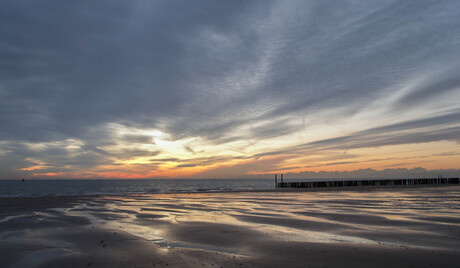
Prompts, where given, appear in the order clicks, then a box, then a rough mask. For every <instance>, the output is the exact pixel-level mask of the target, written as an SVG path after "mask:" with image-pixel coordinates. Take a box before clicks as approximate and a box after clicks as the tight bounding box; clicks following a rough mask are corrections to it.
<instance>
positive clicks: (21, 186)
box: [0, 179, 275, 197]
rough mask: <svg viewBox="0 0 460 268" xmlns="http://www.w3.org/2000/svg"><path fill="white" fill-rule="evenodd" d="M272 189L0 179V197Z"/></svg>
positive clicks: (223, 183)
mask: <svg viewBox="0 0 460 268" xmlns="http://www.w3.org/2000/svg"><path fill="white" fill-rule="evenodd" d="M273 188H275V184H274V180H273V179H113V180H111V179H98V180H83V179H74V180H72V179H65V180H37V179H29V180H27V179H26V180H25V181H22V180H0V197H34V196H76V195H122V194H152V193H196V192H218V191H248V190H249V191H251V190H267V189H273Z"/></svg>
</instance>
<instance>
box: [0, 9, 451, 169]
mask: <svg viewBox="0 0 460 268" xmlns="http://www.w3.org/2000/svg"><path fill="white" fill-rule="evenodd" d="M459 10H460V9H459V7H458V3H457V2H456V1H454V0H452V1H442V2H433V1H417V2H404V1H384V2H382V1H358V2H344V1H339V0H337V1H327V2H324V1H318V2H314V1H301V0H298V1H296V0H294V1H288V2H278V1H251V2H240V1H225V2H223V1H211V0H210V1H201V2H200V3H198V4H197V3H192V2H188V1H149V2H146V1H78V2H72V3H70V2H55V1H47V0H45V1H40V2H30V1H26V2H21V1H6V2H2V3H0V25H1V26H0V35H1V36H2V40H1V41H0V58H1V59H2V61H0V70H1V71H0V143H1V147H2V148H9V149H8V151H7V152H6V153H4V154H2V155H0V157H2V159H3V160H2V161H3V162H2V163H4V164H3V166H4V167H7V170H9V171H8V172H6V171H5V174H6V173H7V174H9V175H5V176H6V177H7V176H12V174H15V172H17V173H18V172H23V171H20V170H21V168H27V167H30V166H31V165H35V166H38V165H39V164H40V163H41V164H43V165H45V166H46V167H47V168H48V169H49V170H47V171H50V172H51V171H58V170H59V171H62V172H66V171H69V172H70V171H72V172H77V171H78V170H80V171H82V172H83V170H94V172H97V171H98V170H99V169H100V168H101V167H102V166H104V167H105V168H108V167H110V166H112V168H113V169H114V170H115V169H118V168H119V167H118V165H120V164H121V163H127V162H128V160H130V161H134V160H136V159H137V160H139V161H151V165H152V166H151V167H152V170H156V169H159V168H161V163H166V162H171V163H170V166H174V167H176V168H180V167H192V166H193V165H195V166H207V167H211V166H213V165H221V166H227V165H229V163H230V162H231V161H235V160H238V159H239V160H241V159H246V160H248V161H249V160H254V159H259V160H263V158H269V157H273V156H283V157H284V156H287V155H289V156H290V157H291V158H296V157H299V155H300V154H309V153H311V152H315V151H319V150H347V149H355V148H363V147H376V146H388V145H398V144H411V143H427V142H436V141H445V140H449V141H453V140H457V141H458V138H455V137H456V136H457V137H458V134H459V129H458V127H459V124H460V119H459V118H460V116H459V115H460V112H459V109H460V106H459V104H458V102H456V101H455V100H456V97H458V96H460V93H459V85H460V80H459V78H458V75H456V74H457V73H458V71H459V67H458V64H457V63H456V59H458V57H459V56H460V52H459V50H458V43H459V41H460V21H459V20H458V13H459ZM381 106H383V108H382V107H381ZM114 126H117V127H114ZM144 130H145V131H144ZM149 131H150V132H149ZM152 131H153V132H152ZM152 133H154V134H152ZM155 133H161V134H162V135H163V136H161V135H160V136H161V137H160V136H159V135H156V134H155ZM318 133H321V134H318ZM155 135H156V136H155ZM190 140H199V141H200V143H199V144H195V143H189V141H190ZM69 141H71V142H69ZM162 141H163V144H165V143H167V144H169V145H168V146H170V147H164V148H161V149H160V143H161V142H162ZM174 142H176V143H178V144H179V145H178V146H177V147H175V146H172V145H170V143H174ZM245 144H251V145H249V146H246V145H245ZM21 145H22V146H21ZM40 145H41V146H42V147H44V148H46V149H43V148H42V149H40V150H38V149H37V148H41V147H40ZM63 146H64V147H63ZM212 146H215V147H214V148H218V149H215V150H210V149H209V147H212ZM171 148H174V150H178V151H180V153H176V154H174V152H172V151H171V150H173V149H171ZM177 148H180V149H177ZM203 148H205V149H203ZM182 151H185V152H186V153H188V154H181V153H182ZM216 151H220V152H216ZM189 154H193V158H190V155H189ZM209 154H218V157H212V156H210V155H209ZM7 158H8V159H7ZM11 159H15V160H14V161H13V160H11ZM206 159H208V160H206ZM12 161H13V162H14V164H13V163H12ZM331 161H332V160H331ZM334 161H336V160H334ZM139 164H141V163H139ZM142 164H143V165H144V164H145V163H144V162H142ZM281 165H282V162H280V163H278V164H277V168H285V167H282V166H281ZM291 166H292V167H294V166H299V165H297V164H292V165H291ZM51 167H52V168H51ZM246 167H249V166H243V168H246ZM228 168H229V169H231V167H228ZM234 168H235V169H237V168H242V167H239V166H235V167H234ZM254 168H256V169H258V167H254ZM269 169H271V167H267V170H269ZM5 170H6V169H5ZM15 170H16V171H15ZM44 170H45V168H43V169H42V171H44ZM248 172H250V171H249V170H248ZM230 173H231V172H230ZM230 173H229V174H230ZM18 174H19V173H18ZM0 176H2V175H0Z"/></svg>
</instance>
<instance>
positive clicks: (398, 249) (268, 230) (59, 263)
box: [0, 186, 460, 267]
mask: <svg viewBox="0 0 460 268" xmlns="http://www.w3.org/2000/svg"><path fill="white" fill-rule="evenodd" d="M459 257H460V187H459V186H448V187H445V186H439V187H412V188H410V187H406V188H405V187H402V188H366V189H359V188H355V189H351V190H350V189H348V190H342V191H337V190H335V191H292V192H290V191H282V192H277V191H267V192H228V193H193V194H149V195H123V196H80V197H78V196H74V197H37V198H1V199H0V260H1V263H2V267H455V266H457V265H458V260H459Z"/></svg>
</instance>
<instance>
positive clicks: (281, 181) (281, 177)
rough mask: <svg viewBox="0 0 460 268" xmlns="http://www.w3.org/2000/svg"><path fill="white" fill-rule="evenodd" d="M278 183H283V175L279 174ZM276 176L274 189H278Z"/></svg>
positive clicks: (276, 177) (276, 175)
mask: <svg viewBox="0 0 460 268" xmlns="http://www.w3.org/2000/svg"><path fill="white" fill-rule="evenodd" d="M280 179H281V180H280V183H283V174H280ZM277 185H278V174H275V188H278V186H277Z"/></svg>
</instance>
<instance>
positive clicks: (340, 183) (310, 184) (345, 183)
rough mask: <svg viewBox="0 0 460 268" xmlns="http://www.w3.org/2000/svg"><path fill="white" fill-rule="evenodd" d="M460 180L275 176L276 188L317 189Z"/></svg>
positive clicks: (449, 182)
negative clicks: (287, 178)
mask: <svg viewBox="0 0 460 268" xmlns="http://www.w3.org/2000/svg"><path fill="white" fill-rule="evenodd" d="M459 183H460V179H459V178H442V177H438V178H431V179H384V180H337V181H300V182H299V181H298V182H284V181H283V174H281V176H280V181H279V182H278V176H277V174H275V188H317V187H350V186H392V185H431V184H433V185H435V184H459Z"/></svg>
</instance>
